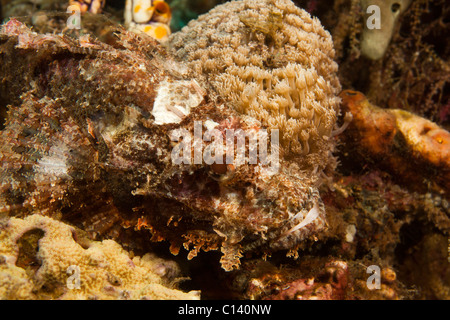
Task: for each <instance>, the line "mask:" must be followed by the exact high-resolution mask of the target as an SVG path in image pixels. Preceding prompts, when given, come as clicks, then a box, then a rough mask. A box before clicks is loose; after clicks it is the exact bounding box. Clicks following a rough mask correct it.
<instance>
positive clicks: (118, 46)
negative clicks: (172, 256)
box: [0, 20, 334, 270]
mask: <svg viewBox="0 0 450 320" xmlns="http://www.w3.org/2000/svg"><path fill="white" fill-rule="evenodd" d="M115 33H116V37H117V38H116V39H115V41H113V42H112V43H111V44H106V43H103V42H100V41H98V40H95V39H93V38H91V37H89V36H83V37H80V38H78V39H73V38H70V37H68V36H65V35H49V34H47V35H42V34H37V33H33V32H31V31H30V30H29V29H28V28H27V27H26V26H25V25H23V24H21V23H20V22H18V21H17V20H11V21H9V22H8V23H7V24H5V25H4V26H3V27H2V31H1V32H0V39H1V40H0V41H1V43H2V44H1V46H2V49H0V50H2V51H4V52H5V54H4V55H2V57H1V59H2V64H1V65H2V69H1V75H2V78H3V83H4V86H5V87H6V88H7V90H4V91H3V92H5V98H6V99H7V100H9V101H10V103H11V106H10V107H9V111H8V118H7V121H6V127H5V129H4V130H3V131H2V132H1V139H2V141H3V142H4V143H2V146H1V159H2V168H1V176H2V180H1V197H0V204H1V211H2V212H3V213H6V214H8V215H10V216H17V215H19V216H26V215H29V214H32V213H40V214H44V215H49V216H51V217H55V218H58V219H61V220H63V221H65V222H69V223H71V224H74V225H76V226H79V227H80V228H82V229H84V230H86V231H88V232H89V233H90V234H91V235H92V236H93V237H94V236H99V237H113V238H114V239H119V238H121V239H124V240H121V243H127V245H128V246H130V247H131V248H133V250H145V248H146V245H145V244H142V242H145V241H140V240H138V239H139V238H141V239H142V238H144V239H145V238H146V239H147V241H148V240H150V238H151V240H152V241H162V240H166V241H169V242H170V243H171V252H173V253H178V251H179V249H180V247H181V246H183V247H184V248H186V249H188V250H190V252H191V253H190V254H189V256H188V258H192V257H194V256H196V255H197V253H198V252H199V250H200V249H203V250H221V252H222V253H223V256H222V258H221V265H222V267H223V268H224V269H225V270H232V269H234V268H238V266H239V263H240V258H241V257H242V255H243V253H245V252H262V253H266V252H271V251H274V250H280V249H292V251H293V252H295V250H296V248H297V247H298V246H301V245H305V244H303V240H307V239H315V238H316V237H317V234H318V233H319V232H320V231H321V230H323V229H324V228H325V226H326V218H325V212H324V208H323V205H322V201H321V199H320V196H319V193H318V190H317V186H318V184H319V176H318V174H319V172H318V168H317V166H315V167H316V169H315V170H314V168H309V169H308V170H304V171H301V170H300V169H299V164H298V162H297V161H296V160H295V159H283V158H280V159H279V166H276V169H274V167H271V166H269V165H271V164H273V163H271V162H269V163H262V161H258V162H257V163H255V164H252V163H251V162H250V161H249V157H250V150H249V148H250V145H249V144H246V145H245V146H244V149H245V150H244V151H245V152H244V153H242V157H243V158H244V161H242V163H243V164H239V163H238V160H236V159H232V161H233V164H230V165H229V166H222V165H219V164H214V165H211V164H210V163H207V162H206V160H205V159H201V160H200V162H199V163H198V162H197V163H196V162H195V161H194V163H192V162H189V161H188V163H187V162H181V163H176V162H174V161H173V159H172V156H173V150H177V149H180V148H185V147H183V143H182V141H180V140H177V139H174V138H173V137H174V136H175V137H176V135H177V132H178V133H179V132H185V133H188V134H190V135H191V136H195V131H197V130H199V129H200V130H202V127H203V126H205V127H208V126H210V127H211V126H213V127H214V128H215V129H216V130H217V132H219V134H220V135H223V136H224V137H225V135H226V130H241V131H242V132H249V133H251V132H256V133H255V134H256V137H258V135H259V134H262V130H261V129H263V127H262V125H261V124H260V123H259V122H258V121H257V120H255V119H253V118H251V117H248V116H244V115H241V114H239V113H237V112H236V111H235V110H234V108H233V107H231V106H229V105H227V104H224V103H223V102H220V101H219V100H218V99H217V98H216V94H215V93H213V92H212V91H210V89H209V88H202V87H201V86H200V85H199V84H198V83H197V81H196V80H195V78H194V79H193V78H189V77H188V76H187V75H189V69H187V68H186V67H185V66H183V65H181V64H178V63H176V62H175V61H174V60H172V59H171V58H170V57H169V56H168V55H167V54H166V53H165V51H164V50H163V48H161V47H160V46H158V45H157V43H156V42H154V41H152V39H151V38H150V37H147V36H145V35H142V36H140V35H135V34H133V33H129V32H126V31H125V30H123V29H120V28H118V29H117V30H115ZM23 83H26V84H28V85H25V86H24V85H23ZM5 87H4V88H5ZM111 92H113V93H114V94H112V95H111ZM19 97H20V98H19ZM331 110H332V111H330V112H331V113H332V114H333V115H334V110H333V109H331ZM161 111H162V113H163V115H164V116H163V117H162V118H161V117H160V116H159V115H160V114H161V113H160V112H161ZM196 123H200V128H199V127H198V125H197V124H196ZM183 130H184V131H183ZM258 132H259V133H258ZM258 139H259V138H258ZM322 139H323V140H324V143H325V144H326V145H328V142H327V141H325V138H324V137H322ZM266 141H267V142H269V141H271V139H270V140H269V139H268V137H267V140H266ZM212 143H213V142H211V141H209V142H207V141H204V143H202V144H200V146H198V145H196V144H195V143H194V144H192V145H190V146H189V145H187V146H188V147H187V148H188V149H187V151H186V152H190V153H191V155H192V154H195V153H196V152H199V151H200V152H201V153H200V154H201V155H202V154H204V152H205V150H207V148H209V147H210V146H211V145H212ZM270 143H271V142H270ZM271 144H272V143H271ZM185 145H186V144H185ZM197 147H199V148H200V150H197V151H196V148H197ZM274 148H275V147H274ZM274 148H272V147H271V153H273V152H274V151H275V150H274ZM275 149H277V148H275ZM328 151H329V150H328V149H326V150H325V151H323V152H322V153H323V154H324V155H325V156H326V159H324V160H323V161H324V162H326V161H328V160H329V157H330V155H329V153H328ZM280 153H281V152H280ZM189 158H190V157H188V160H190V159H189ZM194 160H195V159H194ZM241 160H242V159H241ZM260 160H261V159H260ZM318 160H319V159H318ZM271 161H272V160H271ZM277 162H278V159H277ZM274 170H275V171H274ZM130 226H138V227H137V229H138V230H137V231H138V232H136V233H137V234H133V235H130V234H131V233H132V232H133V230H131V229H129V227H130ZM144 226H145V227H144ZM143 231H147V232H143ZM148 231H150V233H151V234H150V233H149V232H148ZM290 254H292V253H290Z"/></svg>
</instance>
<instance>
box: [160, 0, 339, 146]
mask: <svg viewBox="0 0 450 320" xmlns="http://www.w3.org/2000/svg"><path fill="white" fill-rule="evenodd" d="M168 41H169V42H168V43H167V44H166V46H168V47H169V50H171V51H172V52H173V53H174V55H175V56H176V57H177V58H178V59H180V60H184V61H187V62H188V64H189V66H190V67H191V68H192V69H193V70H194V72H195V73H197V74H198V75H204V76H206V78H207V80H208V81H209V82H210V83H212V85H213V87H214V88H215V90H216V91H217V92H218V94H219V95H220V96H221V97H222V98H225V99H226V100H227V101H228V102H231V104H232V105H234V107H235V108H236V110H237V111H239V112H241V113H243V114H247V115H250V116H252V117H254V118H256V119H257V120H259V121H261V123H262V124H263V125H265V126H267V127H268V128H269V129H279V130H280V133H281V134H280V138H281V144H282V145H283V146H284V147H285V149H286V150H287V151H288V152H287V153H289V152H292V153H293V154H296V155H308V154H311V153H319V152H323V151H324V150H328V147H329V145H328V143H327V142H326V141H328V140H327V139H328V137H330V135H331V132H332V129H333V127H334V125H335V122H336V114H337V113H338V102H339V100H338V98H337V97H336V94H337V93H338V92H339V91H340V84H339V80H338V78H337V76H336V71H337V68H338V67H337V64H336V63H335V62H334V60H333V58H334V49H333V43H332V40H331V36H330V35H329V33H328V32H327V31H325V30H324V28H323V27H322V25H321V23H320V22H319V20H317V19H316V18H312V17H311V16H310V15H309V14H308V13H307V12H306V11H304V10H302V9H300V8H298V7H296V6H295V5H294V4H293V3H292V2H291V1H289V0H266V1H255V0H245V1H233V2H229V3H226V4H224V5H221V6H217V7H216V8H214V9H213V10H211V11H210V12H209V13H207V14H205V15H202V16H200V17H199V18H198V20H196V21H191V22H190V23H189V24H188V26H186V27H185V28H183V29H182V30H181V31H180V32H177V33H176V34H174V35H172V37H170V38H169V40H168Z"/></svg>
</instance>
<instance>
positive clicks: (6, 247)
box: [0, 214, 199, 299]
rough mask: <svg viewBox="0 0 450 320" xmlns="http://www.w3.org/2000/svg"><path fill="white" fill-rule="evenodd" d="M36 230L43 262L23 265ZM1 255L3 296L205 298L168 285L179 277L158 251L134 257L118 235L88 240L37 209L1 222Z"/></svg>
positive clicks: (0, 288) (37, 256) (37, 254)
mask: <svg viewBox="0 0 450 320" xmlns="http://www.w3.org/2000/svg"><path fill="white" fill-rule="evenodd" d="M36 230H40V231H42V233H43V234H42V235H41V236H40V238H39V240H38V245H37V247H36V248H34V250H35V252H34V253H35V256H34V257H32V258H34V259H35V261H36V262H35V263H37V264H39V265H38V266H37V267H36V266H35V267H34V268H32V267H30V266H31V265H30V264H27V263H23V262H22V263H20V264H19V260H20V257H21V256H23V255H30V252H26V250H24V246H23V245H22V246H21V245H20V240H21V239H23V238H24V237H25V236H26V234H27V233H29V232H30V231H36ZM31 255H32V253H31ZM0 257H1V259H3V263H0V284H1V285H0V297H1V298H3V299H5V298H6V299H198V298H199V293H198V292H194V291H193V292H190V293H184V292H182V291H178V290H175V289H173V288H169V287H166V286H165V285H164V284H165V282H166V279H167V278H166V279H165V278H164V277H165V276H167V275H169V274H170V277H173V275H171V273H172V271H170V270H169V269H170V268H172V269H173V267H172V266H171V265H170V263H165V262H164V261H162V260H161V259H158V258H156V257H154V256H152V255H146V256H144V257H142V258H140V257H134V258H131V257H130V256H129V254H128V253H127V252H126V251H125V250H123V249H122V247H121V246H120V245H119V244H117V243H116V242H115V241H113V240H104V241H102V242H97V241H89V240H87V238H86V239H83V237H82V233H80V231H77V230H76V229H75V228H73V227H70V226H69V225H66V224H64V223H62V222H59V221H56V220H53V219H51V218H48V217H44V216H41V215H37V214H35V215H32V216H28V217H27V218H25V219H16V218H11V219H10V220H9V221H8V222H7V223H5V224H4V225H3V226H2V227H1V229H0ZM22 260H23V259H22ZM18 265H20V266H18ZM22 267H23V268H22ZM174 270H175V271H176V270H177V269H176V267H175V269H174ZM78 277H79V278H78Z"/></svg>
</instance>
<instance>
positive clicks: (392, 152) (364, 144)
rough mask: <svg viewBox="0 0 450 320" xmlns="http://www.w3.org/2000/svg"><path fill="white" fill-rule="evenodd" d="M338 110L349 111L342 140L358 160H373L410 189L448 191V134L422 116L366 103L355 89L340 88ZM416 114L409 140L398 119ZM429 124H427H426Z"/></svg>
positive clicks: (363, 97) (449, 160) (403, 119)
mask: <svg viewBox="0 0 450 320" xmlns="http://www.w3.org/2000/svg"><path fill="white" fill-rule="evenodd" d="M340 97H341V98H342V111H343V112H351V113H352V115H353V121H352V122H351V124H350V125H349V127H348V128H347V130H346V132H345V134H344V135H342V139H343V141H345V143H346V144H347V145H346V146H345V149H346V150H348V152H350V153H353V152H355V153H356V154H353V155H354V156H356V157H357V158H358V159H359V160H361V158H362V161H369V162H373V163H374V164H375V165H377V166H379V167H381V168H383V169H386V170H387V171H389V172H391V173H392V174H394V175H395V178H396V179H397V180H398V181H399V182H402V183H404V184H407V185H409V186H410V187H411V188H413V189H415V190H419V191H426V190H427V189H428V188H429V187H430V186H431V187H433V188H436V189H437V190H438V191H439V190H441V191H442V192H445V193H447V195H448V192H449V190H450V148H449V145H450V144H449V141H450V133H449V132H448V131H446V130H444V129H442V128H439V127H437V126H436V125H434V124H433V127H430V128H428V129H427V123H429V122H427V121H426V120H425V119H423V120H422V119H421V118H418V117H417V116H415V115H413V114H411V113H408V112H405V111H401V110H389V109H382V108H379V107H377V106H374V105H372V104H370V102H369V101H368V100H367V98H366V97H365V96H364V95H363V94H362V93H361V92H357V91H351V90H344V91H342V93H341V94H340ZM410 117H416V118H415V119H417V120H419V121H416V122H417V127H416V128H415V129H414V130H415V131H417V133H418V134H417V135H418V138H417V140H416V141H413V140H412V139H411V138H408V137H406V136H405V134H406V133H405V132H402V130H401V128H399V124H398V121H408V118H410ZM430 124H431V123H430Z"/></svg>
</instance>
